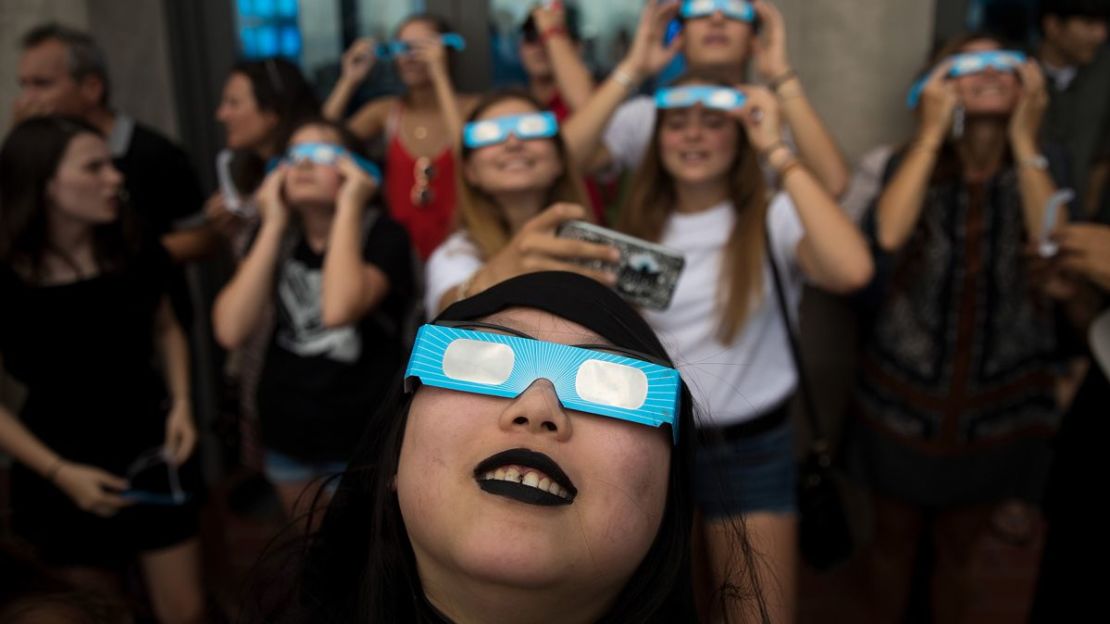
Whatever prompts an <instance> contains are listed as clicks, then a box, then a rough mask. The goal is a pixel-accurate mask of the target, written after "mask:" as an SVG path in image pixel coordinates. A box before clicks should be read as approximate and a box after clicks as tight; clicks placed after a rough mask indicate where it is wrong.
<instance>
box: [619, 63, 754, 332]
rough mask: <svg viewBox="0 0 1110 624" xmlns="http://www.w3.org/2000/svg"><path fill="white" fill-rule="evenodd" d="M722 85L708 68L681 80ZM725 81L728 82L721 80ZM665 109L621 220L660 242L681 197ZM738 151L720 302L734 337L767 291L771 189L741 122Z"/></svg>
mask: <svg viewBox="0 0 1110 624" xmlns="http://www.w3.org/2000/svg"><path fill="white" fill-rule="evenodd" d="M688 83H709V84H719V82H718V81H716V80H714V79H712V78H710V77H709V76H706V75H705V74H703V73H688V74H686V75H685V76H683V77H682V78H680V79H679V80H678V81H676V82H675V84H676V85H681V84H688ZM722 86H723V85H722ZM662 120H663V113H662V112H660V113H658V114H656V116H655V128H654V129H653V130H652V137H651V142H650V143H649V144H648V150H647V153H646V154H645V156H644V160H643V163H642V164H641V165H640V169H639V171H638V172H637V173H636V176H635V178H634V179H633V183H632V191H631V193H630V194H629V196H628V201H627V202H626V203H625V204H624V206H623V208H622V210H621V212H620V217H619V218H618V220H617V229H619V230H620V231H622V232H625V233H626V234H630V235H632V236H636V237H639V238H643V239H647V240H652V241H658V240H659V239H660V238H661V237H662V235H663V226H664V225H665V223H666V221H667V218H668V217H669V216H670V214H671V212H673V211H674V207H675V204H676V203H677V201H678V198H677V196H676V194H675V188H674V179H673V178H672V177H671V174H670V173H669V172H668V171H667V170H666V168H665V167H664V166H663V159H662V154H661V152H660V149H659V132H660V129H661V128H662V126H663V121H662ZM735 123H736V125H737V143H736V153H735V154H734V155H733V158H732V163H731V164H730V166H729V169H728V174H727V175H728V198H729V200H730V201H731V203H732V209H733V211H734V212H735V213H736V224H735V225H734V226H733V228H732V232H731V233H730V234H729V239H728V243H727V244H726V246H725V250H724V257H723V258H722V266H721V278H720V284H719V286H720V288H719V289H718V291H717V307H718V309H719V310H720V318H721V325H720V328H719V329H718V332H717V338H718V339H719V340H720V341H721V342H722V343H726V344H727V343H730V342H732V341H733V340H734V339H735V338H736V336H737V334H738V333H740V330H741V328H743V327H744V323H746V322H747V320H748V316H749V314H751V311H752V310H753V309H755V307H756V306H757V305H758V304H759V302H760V299H761V298H762V295H763V262H764V254H765V251H764V250H765V248H766V234H765V232H766V220H767V203H768V202H767V188H766V183H765V182H764V180H763V171H762V170H761V169H760V167H759V162H758V158H757V155H756V153H755V150H754V149H752V146H751V144H750V143H749V142H748V138H747V133H746V132H745V131H744V128H743V126H741V124H740V122H739V121H736V122H735Z"/></svg>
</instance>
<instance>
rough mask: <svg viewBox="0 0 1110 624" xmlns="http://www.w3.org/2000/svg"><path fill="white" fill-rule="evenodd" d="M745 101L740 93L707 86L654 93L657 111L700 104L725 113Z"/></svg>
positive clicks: (675, 88) (726, 88)
mask: <svg viewBox="0 0 1110 624" xmlns="http://www.w3.org/2000/svg"><path fill="white" fill-rule="evenodd" d="M746 101H747V98H746V97H745V96H744V93H743V92H741V91H737V90H736V89H730V88H728V87H714V86H708V85H696V86H690V87H673V88H670V89H660V90H659V91H656V92H655V107H656V108H659V109H668V108H690V107H692V106H694V105H695V104H701V105H702V106H704V107H706V108H713V109H716V110H726V111H727V110H733V109H736V108H740V107H741V106H743V105H744V102H746Z"/></svg>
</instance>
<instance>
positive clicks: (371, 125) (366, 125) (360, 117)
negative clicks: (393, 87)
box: [347, 95, 399, 139]
mask: <svg viewBox="0 0 1110 624" xmlns="http://www.w3.org/2000/svg"><path fill="white" fill-rule="evenodd" d="M398 100H399V98H398V97H397V96H395V95H387V96H385V97H380V98H377V99H375V100H372V101H370V102H367V103H366V104H364V105H363V106H362V108H360V109H358V111H356V112H355V114H354V115H352V116H351V119H350V121H348V122H347V126H348V127H349V128H350V129H351V132H353V133H355V135H356V136H358V137H359V138H361V139H370V138H373V137H375V136H377V135H378V134H380V133H381V132H382V130H383V129H384V128H385V121H386V119H387V118H388V117H389V111H390V109H392V108H393V106H394V105H395V104H396V103H397V102H398Z"/></svg>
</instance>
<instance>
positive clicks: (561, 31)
mask: <svg viewBox="0 0 1110 624" xmlns="http://www.w3.org/2000/svg"><path fill="white" fill-rule="evenodd" d="M566 35H567V29H566V27H565V26H550V27H548V28H545V29H544V30H543V32H541V33H540V41H542V42H544V43H547V40H548V39H551V38H553V37H565V36H566Z"/></svg>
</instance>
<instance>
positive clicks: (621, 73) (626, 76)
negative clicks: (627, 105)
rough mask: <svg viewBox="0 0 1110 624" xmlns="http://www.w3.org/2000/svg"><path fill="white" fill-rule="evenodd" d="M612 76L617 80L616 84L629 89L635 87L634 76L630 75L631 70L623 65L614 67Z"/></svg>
mask: <svg viewBox="0 0 1110 624" xmlns="http://www.w3.org/2000/svg"><path fill="white" fill-rule="evenodd" d="M612 77H613V80H615V81H617V83H618V84H620V85H621V86H622V87H624V88H625V89H627V90H629V91H631V90H632V89H635V88H636V77H635V76H633V75H632V72H630V71H628V70H627V69H624V68H623V67H618V68H616V69H614V70H613V74H612Z"/></svg>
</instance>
